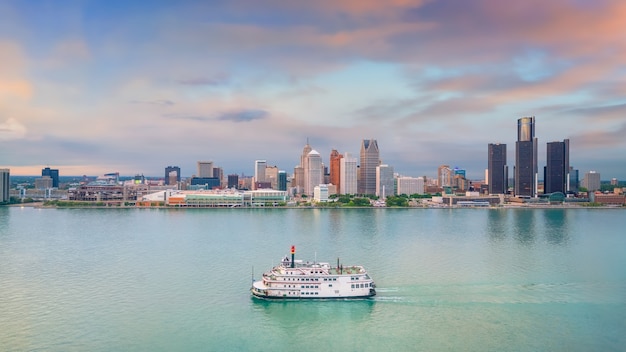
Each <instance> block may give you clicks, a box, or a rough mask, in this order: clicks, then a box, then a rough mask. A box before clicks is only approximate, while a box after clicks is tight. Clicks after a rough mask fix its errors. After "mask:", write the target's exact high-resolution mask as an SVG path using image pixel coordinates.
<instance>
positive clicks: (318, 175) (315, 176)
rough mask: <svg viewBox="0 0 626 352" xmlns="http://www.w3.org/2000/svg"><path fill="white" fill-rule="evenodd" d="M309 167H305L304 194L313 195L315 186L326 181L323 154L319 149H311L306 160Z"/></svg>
mask: <svg viewBox="0 0 626 352" xmlns="http://www.w3.org/2000/svg"><path fill="white" fill-rule="evenodd" d="M306 166H307V168H306V169H304V194H306V195H307V196H313V190H314V188H315V186H319V185H321V184H323V183H324V166H323V165H322V156H321V155H320V153H318V152H317V150H311V152H310V153H309V155H308V156H307V160H306Z"/></svg>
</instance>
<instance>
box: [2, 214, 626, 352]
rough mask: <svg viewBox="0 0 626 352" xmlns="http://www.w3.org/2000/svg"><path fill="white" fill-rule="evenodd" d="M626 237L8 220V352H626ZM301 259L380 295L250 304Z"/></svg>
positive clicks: (395, 227)
mask: <svg viewBox="0 0 626 352" xmlns="http://www.w3.org/2000/svg"><path fill="white" fill-rule="evenodd" d="M624 228H626V212H624V210H622V209H615V210H611V209H532V210H529V209H508V210H505V209H500V210H487V209H454V210H449V209H259V210H255V209H197V210H194V209H185V210H166V209H34V208H0V350H2V351H25V350H35V351H36V350H46V351H120V350H124V351H134V350H140V351H172V350H187V351H194V350H199V351H232V350H234V351H239V350H253V351H326V350H345V351H370V350H393V351H412V350H428V351H439V350H444V351H445V350H448V351H455V350H464V351H486V350H492V351H494V350H497V351H509V350H514V351H519V350H522V351H537V350H561V351H592V350H594V351H598V350H602V351H610V350H624V346H626V335H625V334H624V331H626V231H624ZM292 244H294V245H296V246H297V252H296V257H297V258H300V259H304V260H313V259H314V258H316V257H317V259H318V260H322V261H329V262H331V263H334V262H336V260H337V258H338V257H339V258H341V261H342V262H343V263H344V264H346V265H350V264H362V265H364V266H365V267H366V268H367V269H368V270H369V272H370V275H371V276H372V277H373V278H374V280H375V281H376V283H377V287H378V289H377V291H378V295H377V296H376V297H375V298H374V299H371V300H356V301H304V302H297V301H295V302H267V301H258V300H255V299H252V298H251V297H250V294H249V291H248V289H249V286H250V282H251V276H252V270H254V273H255V276H257V277H258V276H260V274H261V272H262V271H263V270H266V269H268V268H270V267H271V266H272V265H275V264H277V263H278V261H279V259H280V258H281V257H282V256H284V255H285V254H288V252H289V246H290V245H292ZM253 268H254V269H253Z"/></svg>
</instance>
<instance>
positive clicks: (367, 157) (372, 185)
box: [358, 139, 380, 194]
mask: <svg viewBox="0 0 626 352" xmlns="http://www.w3.org/2000/svg"><path fill="white" fill-rule="evenodd" d="M379 164H380V152H379V150H378V142H377V141H376V140H375V139H369V140H367V139H364V140H363V142H362V143H361V164H360V166H359V181H358V182H359V183H358V188H359V194H376V166H378V165H379Z"/></svg>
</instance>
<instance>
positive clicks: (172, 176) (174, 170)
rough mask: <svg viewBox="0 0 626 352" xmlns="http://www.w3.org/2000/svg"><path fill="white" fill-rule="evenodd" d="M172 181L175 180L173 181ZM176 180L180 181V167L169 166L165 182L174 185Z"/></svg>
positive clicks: (166, 169)
mask: <svg viewBox="0 0 626 352" xmlns="http://www.w3.org/2000/svg"><path fill="white" fill-rule="evenodd" d="M172 181H174V182H173V183H172ZM176 182H180V167H178V166H168V167H166V168H165V184H166V185H173V184H176Z"/></svg>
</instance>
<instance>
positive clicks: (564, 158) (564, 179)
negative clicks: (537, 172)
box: [543, 139, 569, 194]
mask: <svg viewBox="0 0 626 352" xmlns="http://www.w3.org/2000/svg"><path fill="white" fill-rule="evenodd" d="M546 151H547V153H546V167H545V168H544V171H543V193H544V194H549V193H554V192H561V193H567V192H568V191H569V139H565V140H563V142H549V143H548V144H547V146H546Z"/></svg>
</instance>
